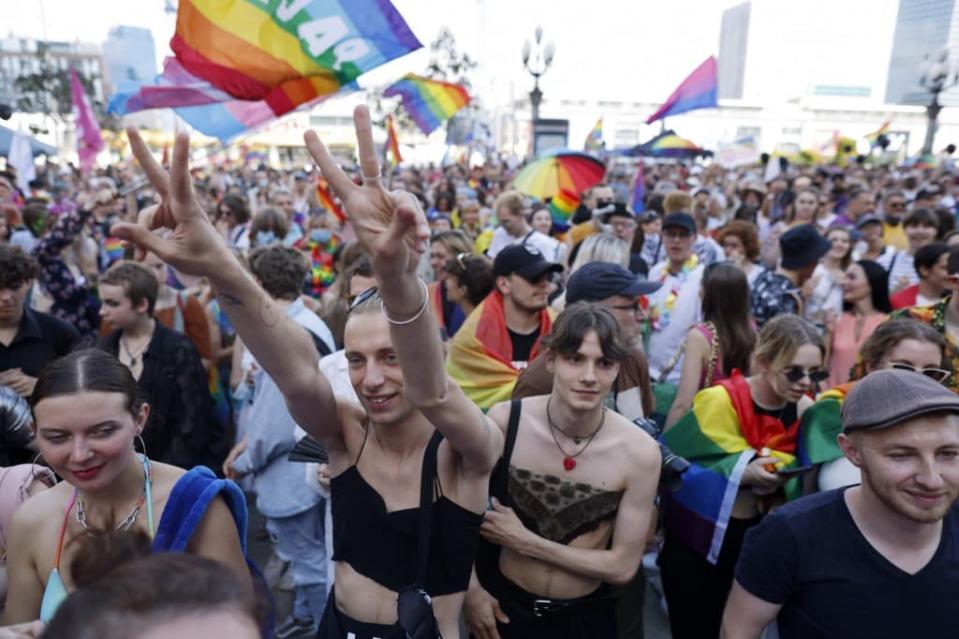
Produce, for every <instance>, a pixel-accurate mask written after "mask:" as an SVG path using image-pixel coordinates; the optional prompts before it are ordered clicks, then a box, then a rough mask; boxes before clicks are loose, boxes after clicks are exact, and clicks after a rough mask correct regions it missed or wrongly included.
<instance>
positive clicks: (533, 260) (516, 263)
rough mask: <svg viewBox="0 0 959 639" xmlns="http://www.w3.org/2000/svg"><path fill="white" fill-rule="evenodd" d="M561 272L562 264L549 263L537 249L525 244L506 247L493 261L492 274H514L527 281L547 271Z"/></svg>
mask: <svg viewBox="0 0 959 639" xmlns="http://www.w3.org/2000/svg"><path fill="white" fill-rule="evenodd" d="M562 270H563V265H562V264H557V263H556V262H550V261H549V260H547V259H546V258H545V257H543V254H542V253H540V251H539V249H538V248H536V247H535V246H533V245H531V244H527V243H524V244H512V245H510V246H507V247H506V248H504V249H503V250H502V251H500V252H499V253H497V254H496V259H494V260H493V274H494V275H495V276H496V277H499V276H501V275H504V276H505V275H512V274H514V273H515V274H516V275H519V276H520V277H523V278H526V279H528V280H529V279H538V278H539V277H540V276H541V275H542V274H543V273H546V272H547V271H552V272H556V273H559V272H561V271H562Z"/></svg>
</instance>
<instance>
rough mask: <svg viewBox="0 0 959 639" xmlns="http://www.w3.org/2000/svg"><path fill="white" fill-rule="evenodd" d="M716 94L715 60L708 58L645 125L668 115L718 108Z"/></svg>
mask: <svg viewBox="0 0 959 639" xmlns="http://www.w3.org/2000/svg"><path fill="white" fill-rule="evenodd" d="M717 93H718V84H717V79H716V58H715V57H713V56H709V57H708V58H706V61H705V62H703V63H702V64H701V65H699V66H698V67H696V70H695V71H693V72H692V73H690V74H689V76H688V77H687V78H686V79H685V80H683V81H682V83H681V84H680V85H679V86H678V87H676V90H675V91H673V93H672V95H670V96H669V97H668V98H666V101H665V102H663V104H662V106H660V107H659V109H657V110H656V113H654V114H652V115H651V116H649V118H647V120H646V124H651V123H653V122H655V121H656V120H661V119H663V118H665V117H666V116H668V115H678V114H680V113H685V112H687V111H694V110H696V109H708V108H710V107H715V106H718V105H719V102H718V101H717V99H716V96H717Z"/></svg>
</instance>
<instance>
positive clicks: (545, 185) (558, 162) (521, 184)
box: [513, 151, 606, 200]
mask: <svg viewBox="0 0 959 639" xmlns="http://www.w3.org/2000/svg"><path fill="white" fill-rule="evenodd" d="M605 175H606V165H605V164H603V163H602V162H601V161H600V160H597V159H596V158H594V157H593V156H591V155H588V154H586V153H578V152H576V151H555V152H552V153H547V154H545V155H544V156H543V157H541V158H539V159H537V160H533V161H532V162H530V163H529V164H527V165H526V166H525V167H524V168H523V170H522V171H520V172H519V173H518V174H517V175H516V178H514V179H513V187H514V188H516V189H518V190H520V191H522V192H523V193H526V194H527V195H532V196H533V197H538V198H539V199H541V200H545V199H546V198H548V197H554V196H556V195H558V194H559V193H561V192H562V191H567V192H568V193H582V192H583V191H585V190H586V189H588V188H589V187H591V186H593V185H595V184H599V183H600V182H602V181H603V177H604V176H605Z"/></svg>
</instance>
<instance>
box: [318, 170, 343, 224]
mask: <svg viewBox="0 0 959 639" xmlns="http://www.w3.org/2000/svg"><path fill="white" fill-rule="evenodd" d="M316 197H317V199H318V200H319V201H320V206H322V207H323V208H324V209H326V210H327V211H329V212H330V214H332V215H333V217H335V218H336V219H337V220H338V221H339V222H340V224H343V223H344V222H345V221H346V213H345V212H344V211H343V208H342V207H341V206H340V205H339V204H338V203H337V201H336V199H335V198H334V197H333V191H331V190H330V185H329V183H328V182H327V181H326V178H319V179H317V181H316Z"/></svg>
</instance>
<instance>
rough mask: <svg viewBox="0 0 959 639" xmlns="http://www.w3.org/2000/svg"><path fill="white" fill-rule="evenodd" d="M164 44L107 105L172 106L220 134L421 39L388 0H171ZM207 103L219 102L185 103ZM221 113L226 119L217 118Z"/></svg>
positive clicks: (322, 94)
mask: <svg viewBox="0 0 959 639" xmlns="http://www.w3.org/2000/svg"><path fill="white" fill-rule="evenodd" d="M170 46H171V48H172V49H173V52H174V53H175V54H176V59H175V63H168V64H167V65H165V67H164V72H163V74H162V75H161V76H160V77H159V78H158V79H157V82H156V84H154V85H144V86H141V87H139V88H138V89H137V90H136V91H127V92H121V93H119V94H117V95H115V96H113V97H112V98H111V100H110V110H111V111H112V112H114V113H118V114H120V115H123V114H126V113H130V112H132V111H138V110H141V109H151V108H159V107H170V108H181V107H182V108H185V109H187V110H188V112H187V113H186V114H181V115H184V118H185V119H186V120H187V121H188V122H195V123H196V126H197V128H199V129H200V130H201V131H202V132H204V133H207V134H210V135H215V136H218V137H221V139H223V138H224V137H225V136H224V134H229V133H235V132H236V131H238V130H239V131H240V132H242V131H244V130H247V129H249V128H250V127H251V126H256V125H258V124H262V123H264V122H267V121H269V120H272V119H273V118H276V117H279V116H281V115H283V114H285V113H289V112H290V111H293V110H294V109H297V108H299V107H300V106H303V105H306V104H311V103H315V102H317V101H319V100H322V99H324V98H327V97H329V96H331V95H334V94H336V93H338V92H339V91H340V90H341V89H343V88H344V87H347V86H350V85H351V84H352V83H353V82H354V81H355V80H356V78H358V77H359V76H360V75H362V74H363V73H365V72H367V71H369V70H370V69H373V68H375V67H378V66H380V65H382V64H383V63H385V62H388V61H390V60H393V59H395V58H398V57H400V56H403V55H406V54H407V53H409V52H411V51H414V50H416V49H418V48H420V47H421V46H422V45H421V44H420V42H419V41H418V40H417V39H416V36H414V35H413V32H412V31H410V29H409V27H408V26H407V24H406V22H404V20H403V17H402V16H401V15H400V14H399V12H397V10H396V9H395V8H394V7H393V5H392V4H391V3H390V2H389V1H388V0H297V1H296V2H277V1H275V0H273V1H270V2H266V1H264V0H180V3H179V8H178V11H177V28H176V34H175V35H174V37H173V40H172V41H171V42H170ZM236 101H240V102H243V103H246V104H247V106H246V107H245V108H241V107H240V106H238V105H236V104H233V103H234V102H236ZM210 105H217V106H220V107H223V108H212V109H211V108H207V109H203V110H199V111H196V110H194V111H189V109H199V108H200V107H204V106H210ZM222 117H226V118H228V124H229V126H217V124H218V118H222ZM191 118H192V119H191ZM204 127H206V130H204Z"/></svg>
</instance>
